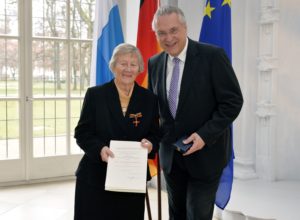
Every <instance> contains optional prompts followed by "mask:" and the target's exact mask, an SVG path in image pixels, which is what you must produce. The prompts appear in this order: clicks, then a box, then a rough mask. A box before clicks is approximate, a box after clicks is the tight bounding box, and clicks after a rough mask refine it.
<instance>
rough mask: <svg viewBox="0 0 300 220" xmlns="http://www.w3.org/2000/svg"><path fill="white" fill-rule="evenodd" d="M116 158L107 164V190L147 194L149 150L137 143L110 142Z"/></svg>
mask: <svg viewBox="0 0 300 220" xmlns="http://www.w3.org/2000/svg"><path fill="white" fill-rule="evenodd" d="M109 147H110V150H111V151H112V152H113V153H114V158H111V157H109V159H108V164H107V172H106V180H105V190H107V191H116V192H134V193H145V192H146V178H147V158H148V150H147V149H146V148H143V147H142V146H141V142H136V141H115V140H112V141H110V146H109Z"/></svg>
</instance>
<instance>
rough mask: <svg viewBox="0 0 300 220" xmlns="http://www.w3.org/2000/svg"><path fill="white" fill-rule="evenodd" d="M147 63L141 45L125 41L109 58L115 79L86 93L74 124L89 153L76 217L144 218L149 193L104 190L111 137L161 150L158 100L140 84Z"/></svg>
mask: <svg viewBox="0 0 300 220" xmlns="http://www.w3.org/2000/svg"><path fill="white" fill-rule="evenodd" d="M143 68H144V67H143V59H142V56H141V54H140V52H139V50H138V49H137V48H136V47H135V46H133V45H130V44H120V45H119V46H117V47H116V48H115V50H114V52H113V55H112V58H111V60H110V69H111V71H112V72H113V73H114V76H115V78H114V79H113V80H112V81H110V82H108V83H106V84H104V85H101V86H95V87H92V88H89V89H88V90H87V92H86V95H85V99H84V103H83V107H82V111H81V115H80V119H79V122H78V125H77V127H76V128H75V138H76V141H77V144H78V145H79V146H80V148H81V149H82V150H83V151H84V153H85V154H84V156H83V158H82V160H81V161H80V163H79V166H78V169H77V172H76V175H77V180H76V192H75V215H74V219H76V220H79V219H82V220H93V219H95V220H99V219H103V220H120V219H133V220H142V219H144V210H145V194H143V193H125V192H110V191H105V190H104V184H105V177H106V168H107V160H108V157H110V156H113V152H111V150H110V149H109V143H110V140H127V141H140V142H141V147H145V148H147V149H148V153H149V157H150V158H151V157H152V156H154V154H155V152H156V151H157V149H156V148H157V146H158V128H159V120H158V106H157V99H156V96H154V95H153V94H152V93H151V92H150V91H149V90H146V89H144V88H142V87H140V86H139V85H137V84H136V83H135V79H136V77H137V75H138V74H139V73H140V72H142V71H143ZM132 115H136V116H137V117H131V116H132ZM148 176H149V171H148Z"/></svg>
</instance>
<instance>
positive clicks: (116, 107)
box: [107, 80, 126, 131]
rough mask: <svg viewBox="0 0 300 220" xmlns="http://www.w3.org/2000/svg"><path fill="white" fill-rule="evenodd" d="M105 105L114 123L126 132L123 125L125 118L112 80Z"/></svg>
mask: <svg viewBox="0 0 300 220" xmlns="http://www.w3.org/2000/svg"><path fill="white" fill-rule="evenodd" d="M107 103H108V107H109V109H110V111H111V113H112V117H113V118H114V121H116V123H118V124H119V126H120V127H121V128H122V129H123V130H124V131H126V126H125V123H124V122H125V118H124V116H123V113H122V108H121V103H120V99H119V94H118V90H117V88H116V86H115V83H114V82H113V80H112V81H111V82H110V87H109V91H108V92H107Z"/></svg>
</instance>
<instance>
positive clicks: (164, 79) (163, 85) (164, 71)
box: [158, 53, 168, 103]
mask: <svg viewBox="0 0 300 220" xmlns="http://www.w3.org/2000/svg"><path fill="white" fill-rule="evenodd" d="M167 61H168V54H167V53H164V54H163V62H162V63H161V65H162V66H161V67H160V68H159V69H161V73H162V74H160V75H159V77H161V79H160V80H159V82H161V85H160V86H161V89H160V90H158V91H162V96H163V100H164V102H166V103H168V96H167V86H166V85H167Z"/></svg>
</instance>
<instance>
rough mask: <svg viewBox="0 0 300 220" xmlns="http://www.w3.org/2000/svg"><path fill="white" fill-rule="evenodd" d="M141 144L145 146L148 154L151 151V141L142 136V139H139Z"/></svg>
mask: <svg viewBox="0 0 300 220" xmlns="http://www.w3.org/2000/svg"><path fill="white" fill-rule="evenodd" d="M141 145H142V147H144V148H147V150H148V154H149V153H150V152H151V151H152V148H153V145H152V143H151V142H150V141H148V140H147V139H146V138H143V139H142V140H141Z"/></svg>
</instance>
